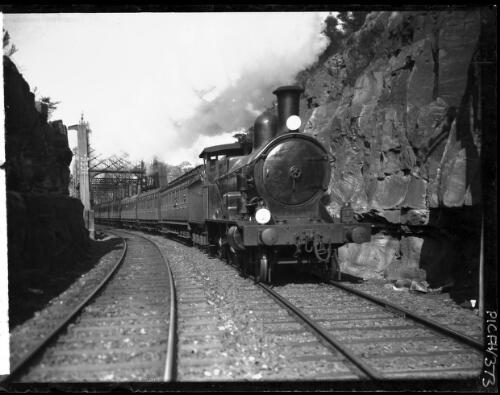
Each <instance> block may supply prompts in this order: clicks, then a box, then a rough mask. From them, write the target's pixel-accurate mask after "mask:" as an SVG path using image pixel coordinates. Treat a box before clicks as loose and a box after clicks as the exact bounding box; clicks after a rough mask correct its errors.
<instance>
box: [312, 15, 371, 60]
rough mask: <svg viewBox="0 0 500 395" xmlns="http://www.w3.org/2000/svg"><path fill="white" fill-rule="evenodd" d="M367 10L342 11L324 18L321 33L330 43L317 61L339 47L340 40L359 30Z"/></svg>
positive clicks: (336, 50) (327, 56) (331, 53)
mask: <svg viewBox="0 0 500 395" xmlns="http://www.w3.org/2000/svg"><path fill="white" fill-rule="evenodd" d="M367 15H368V12H365V11H342V12H339V13H337V15H336V16H335V15H333V14H332V13H330V14H329V15H328V16H327V17H326V18H325V27H324V29H323V34H324V35H325V36H326V37H328V38H329V39H330V44H329V45H328V47H327V48H326V50H325V52H323V54H322V55H321V56H320V58H319V60H318V63H322V62H323V61H325V60H326V59H328V58H329V57H330V56H331V55H333V54H334V53H336V52H338V51H339V49H340V48H341V44H342V40H343V39H345V38H346V37H349V36H350V35H351V34H352V33H354V32H356V31H358V30H359V28H360V27H361V26H363V24H364V23H365V19H366V16H367Z"/></svg>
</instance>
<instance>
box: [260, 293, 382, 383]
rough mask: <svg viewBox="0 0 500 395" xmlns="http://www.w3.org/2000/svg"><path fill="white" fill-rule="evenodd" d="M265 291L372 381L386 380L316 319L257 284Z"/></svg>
mask: <svg viewBox="0 0 500 395" xmlns="http://www.w3.org/2000/svg"><path fill="white" fill-rule="evenodd" d="M257 285H259V286H260V287H261V288H262V289H264V291H266V292H267V293H269V294H270V295H271V296H272V297H273V298H274V299H275V300H277V301H278V302H279V303H281V304H282V305H283V306H285V307H286V308H287V309H288V310H290V311H291V312H292V313H293V314H295V315H296V316H297V317H299V318H300V320H301V321H303V322H304V323H305V324H306V325H307V326H309V327H310V328H311V329H313V330H314V331H315V332H316V333H317V334H318V335H319V336H320V337H321V338H323V339H324V340H325V341H327V342H328V343H329V344H330V345H332V346H333V347H335V348H336V349H338V350H339V351H340V352H341V353H342V354H344V356H345V357H346V358H347V359H348V360H349V361H351V362H352V363H353V364H354V365H356V366H357V367H358V368H359V369H360V370H361V371H362V372H363V373H365V374H366V375H367V376H368V377H369V378H370V379H372V380H384V379H386V376H384V375H383V374H381V373H380V372H378V371H377V370H375V369H373V368H372V367H371V366H369V365H368V364H367V363H365V362H364V361H363V360H362V359H361V358H359V357H357V356H356V355H355V354H354V353H352V352H351V351H350V350H349V349H348V348H347V347H344V345H342V344H341V343H340V341H339V340H337V339H335V338H334V337H333V336H332V335H330V334H329V333H328V332H327V331H325V330H324V329H323V328H322V327H321V326H320V325H318V324H317V323H316V322H315V321H314V319H312V318H311V317H309V316H308V315H307V314H306V313H304V312H303V311H302V310H301V309H300V308H298V307H297V306H295V305H294V304H292V303H290V302H289V301H288V300H287V299H286V298H284V297H283V296H281V295H280V294H278V293H277V292H275V291H274V290H273V289H271V288H270V287H268V286H267V285H264V284H262V283H257Z"/></svg>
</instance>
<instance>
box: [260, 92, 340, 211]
mask: <svg viewBox="0 0 500 395" xmlns="http://www.w3.org/2000/svg"><path fill="white" fill-rule="evenodd" d="M302 92H303V89H302V88H300V87H298V86H283V87H280V88H278V89H276V90H275V91H274V92H273V93H274V94H275V95H276V96H277V99H278V122H277V128H276V132H275V135H276V136H277V137H276V138H274V140H272V141H271V142H270V143H269V144H268V145H267V146H266V147H265V149H264V150H263V151H261V153H260V154H259V156H258V157H257V160H256V166H255V180H256V186H257V189H258V192H259V194H260V195H261V196H262V197H263V198H264V199H265V200H266V201H267V203H268V205H269V206H270V208H271V212H272V213H273V214H274V215H278V216H283V215H285V216H286V215H287V214H288V215H289V214H292V213H291V212H290V209H291V206H293V208H303V209H304V210H307V207H306V206H310V207H309V210H307V211H309V212H311V211H313V212H314V211H315V210H311V209H313V207H312V206H311V205H314V204H315V203H317V201H318V200H319V199H320V198H321V197H322V196H323V194H324V191H326V190H327V189H328V183H329V180H330V172H331V170H330V165H329V162H328V153H327V151H326V150H325V148H324V147H323V146H322V145H321V144H320V143H319V142H318V141H317V140H316V139H314V138H312V137H311V136H308V135H306V134H302V133H298V132H297V131H298V129H299V128H300V123H301V122H300V117H299V103H300V95H301V93H302ZM304 210H303V211H304ZM296 214H297V211H294V212H293V215H296ZM313 214H314V213H313Z"/></svg>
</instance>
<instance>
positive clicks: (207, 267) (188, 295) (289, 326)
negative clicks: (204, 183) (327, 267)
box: [141, 233, 362, 381]
mask: <svg viewBox="0 0 500 395" xmlns="http://www.w3.org/2000/svg"><path fill="white" fill-rule="evenodd" d="M141 234H142V233H141ZM143 235H144V234H143ZM145 237H147V238H149V239H150V240H153V241H154V242H155V243H157V245H158V246H159V247H160V249H161V250H162V251H163V254H164V256H167V257H168V260H169V262H170V265H171V267H172V271H173V274H174V281H175V284H176V290H177V295H178V339H179V340H178V341H179V345H178V357H177V362H178V365H177V379H178V380H179V381H232V380H237V381H254V380H255V381H260V380H280V381H282V380H331V379H335V380H352V379H359V377H360V376H361V375H362V374H361V373H360V372H359V371H358V370H357V369H356V368H355V367H354V366H352V365H351V364H350V363H349V362H346V361H345V359H344V357H343V356H342V355H341V354H340V353H339V352H337V351H335V350H332V349H331V348H329V347H327V346H325V345H324V344H322V343H321V342H320V341H319V340H318V338H317V337H316V336H315V335H313V334H312V333H311V332H310V330H309V329H308V328H306V327H303V326H302V324H300V323H298V322H297V321H296V319H295V318H294V317H292V316H291V315H290V314H289V313H288V311H287V310H286V309H285V308H283V307H281V306H280V305H279V304H278V303H277V302H275V301H274V300H272V299H271V298H270V297H269V296H268V295H267V294H266V293H265V292H264V291H263V290H262V289H260V288H259V287H257V286H256V285H255V284H254V282H253V280H250V279H245V278H243V277H241V275H240V274H239V272H238V271H237V270H236V269H235V268H234V267H232V266H230V265H228V264H227V263H225V262H222V261H220V260H219V259H211V258H210V257H208V256H207V255H206V254H204V253H203V252H202V251H200V250H198V249H196V248H193V247H186V246H184V245H182V244H179V243H177V242H175V241H172V240H169V239H166V238H163V237H161V236H155V235H145Z"/></svg>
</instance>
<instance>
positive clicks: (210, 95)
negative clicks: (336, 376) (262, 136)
mask: <svg viewBox="0 0 500 395" xmlns="http://www.w3.org/2000/svg"><path fill="white" fill-rule="evenodd" d="M327 15H328V13H312V12H256V13H251V12H248V13H225V12H220V13H211V12H206V13H124V14H120V13H116V14H115V13H105V14H93V13H89V14H78V13H69V14H64V13H63V14H6V15H4V22H5V27H6V29H7V30H8V31H9V34H10V35H11V42H12V43H15V45H16V47H17V48H19V51H18V52H16V53H15V54H14V55H13V58H14V62H15V63H16V65H17V66H18V67H19V69H20V70H21V72H22V73H23V75H24V77H25V79H26V80H27V81H28V83H29V84H30V86H31V87H32V88H33V87H35V86H36V87H38V89H39V92H42V93H43V94H44V95H46V96H50V97H52V98H54V99H55V100H57V101H60V102H61V103H60V104H59V106H58V108H57V110H56V111H55V112H54V115H53V119H62V120H63V121H64V122H65V123H66V124H67V125H72V124H75V123H77V122H78V121H79V119H80V116H81V114H82V112H83V113H84V115H85V120H86V121H88V122H89V124H90V126H91V128H92V134H91V137H90V143H91V146H92V149H93V150H95V152H96V153H99V154H102V156H103V157H109V156H112V155H114V154H117V153H118V152H120V151H123V152H127V153H128V154H129V155H130V159H131V160H132V161H139V160H144V161H146V162H148V161H150V160H151V159H152V158H153V156H155V155H156V156H157V157H158V158H159V159H160V160H162V161H164V162H167V163H169V164H178V163H181V162H183V161H186V160H187V161H189V162H191V163H196V162H197V161H198V155H199V153H200V152H201V151H202V150H203V148H204V147H206V146H210V145H215V144H223V143H227V142H231V141H234V140H233V139H232V138H231V136H232V134H234V132H236V131H240V130H244V129H247V128H248V127H250V126H251V125H252V124H253V122H254V120H255V118H256V117H257V116H258V115H259V113H260V112H262V111H263V110H265V109H266V108H268V107H269V106H270V105H272V103H273V102H274V100H275V96H274V95H273V94H272V91H273V90H274V89H275V88H276V87H278V86H280V85H284V84H291V83H293V82H294V77H295V75H296V74H297V72H299V71H301V70H303V69H304V68H306V67H308V66H310V65H311V64H313V63H314V62H315V61H316V59H317V58H318V56H319V55H320V54H321V53H322V51H323V50H324V49H325V47H326V46H327V44H328V39H327V38H326V37H325V36H324V35H322V34H321V32H322V30H323V21H324V19H325V17H326V16H327ZM42 58H43V62H41V61H40V59H42ZM69 139H70V143H72V144H73V143H74V144H76V135H75V134H74V133H70V134H69Z"/></svg>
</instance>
